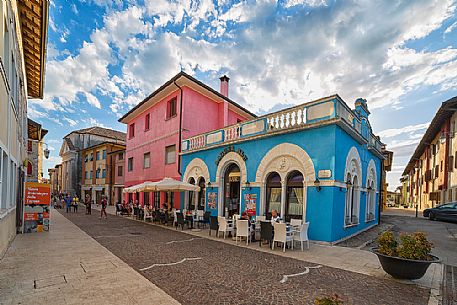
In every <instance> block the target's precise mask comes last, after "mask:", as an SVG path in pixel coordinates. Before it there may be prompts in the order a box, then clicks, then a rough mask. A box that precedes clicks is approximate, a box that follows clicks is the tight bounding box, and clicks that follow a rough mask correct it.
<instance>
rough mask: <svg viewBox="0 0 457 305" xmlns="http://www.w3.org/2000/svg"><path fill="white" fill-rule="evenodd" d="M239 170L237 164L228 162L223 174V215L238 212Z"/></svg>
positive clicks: (226, 215)
mask: <svg viewBox="0 0 457 305" xmlns="http://www.w3.org/2000/svg"><path fill="white" fill-rule="evenodd" d="M240 182H241V172H240V168H239V167H238V165H236V164H235V163H232V164H230V165H229V166H228V167H227V170H226V171H225V176H224V194H225V196H224V216H225V217H231V216H232V215H234V214H240V190H241V188H240V187H241V184H240Z"/></svg>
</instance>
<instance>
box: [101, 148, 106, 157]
mask: <svg viewBox="0 0 457 305" xmlns="http://www.w3.org/2000/svg"><path fill="white" fill-rule="evenodd" d="M102 159H103V160H106V149H104V150H103V152H102Z"/></svg>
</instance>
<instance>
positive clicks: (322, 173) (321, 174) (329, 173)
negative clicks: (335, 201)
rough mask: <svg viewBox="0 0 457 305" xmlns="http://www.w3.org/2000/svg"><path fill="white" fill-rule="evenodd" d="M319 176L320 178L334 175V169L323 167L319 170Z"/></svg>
mask: <svg viewBox="0 0 457 305" xmlns="http://www.w3.org/2000/svg"><path fill="white" fill-rule="evenodd" d="M317 175H318V177H319V178H331V177H332V171H331V170H329V169H321V170H320V171H319V172H318V174H317Z"/></svg>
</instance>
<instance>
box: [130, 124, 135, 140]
mask: <svg viewBox="0 0 457 305" xmlns="http://www.w3.org/2000/svg"><path fill="white" fill-rule="evenodd" d="M134 136H135V123H133V124H130V126H129V138H130V139H131V138H133V137H134Z"/></svg>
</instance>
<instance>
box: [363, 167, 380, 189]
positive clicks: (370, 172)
mask: <svg viewBox="0 0 457 305" xmlns="http://www.w3.org/2000/svg"><path fill="white" fill-rule="evenodd" d="M376 177H377V176H376V166H375V163H374V160H373V159H371V160H370V162H369V163H368V167H367V178H366V182H365V187H367V188H368V187H369V186H371V184H370V182H371V183H373V184H374V185H373V186H372V188H373V189H374V190H376V189H377V185H378V181H377V179H376Z"/></svg>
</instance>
